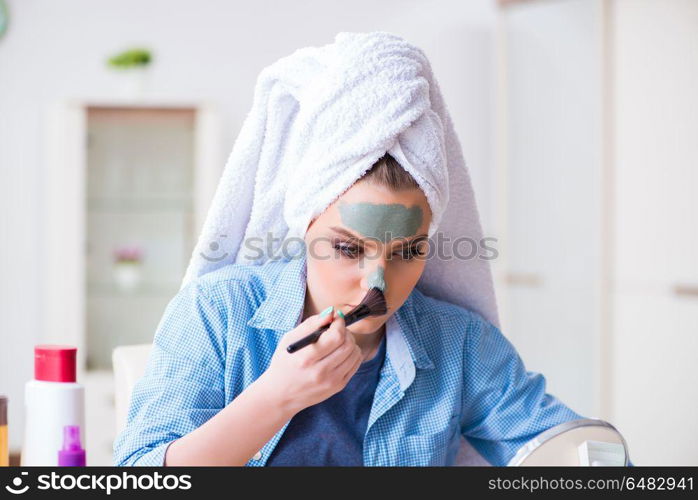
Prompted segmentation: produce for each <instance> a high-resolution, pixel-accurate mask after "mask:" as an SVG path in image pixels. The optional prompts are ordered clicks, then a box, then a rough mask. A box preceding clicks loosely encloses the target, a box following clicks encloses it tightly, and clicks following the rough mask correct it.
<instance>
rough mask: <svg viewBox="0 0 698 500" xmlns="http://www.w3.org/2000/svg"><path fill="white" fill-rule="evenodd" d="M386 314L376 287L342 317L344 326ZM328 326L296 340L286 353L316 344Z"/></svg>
mask: <svg viewBox="0 0 698 500" xmlns="http://www.w3.org/2000/svg"><path fill="white" fill-rule="evenodd" d="M387 312H388V306H387V304H386V302H385V295H383V292H381V289H380V288H378V287H373V288H371V289H370V290H369V291H368V293H366V295H365V296H364V298H363V300H361V303H360V304H359V305H358V306H356V307H355V308H354V309H352V310H351V311H349V312H348V313H347V314H346V316H345V317H344V322H345V324H346V326H349V325H351V324H353V323H356V322H357V321H359V320H362V319H364V318H365V317H367V316H382V315H383V314H385V313H387ZM329 327H330V325H324V326H321V327H320V328H318V329H317V330H315V331H314V332H313V333H311V334H309V335H306V336H305V337H303V338H302V339H299V340H296V341H295V342H294V343H293V344H291V345H289V346H288V347H286V350H287V351H288V352H296V351H297V350H298V349H303V348H304V347H305V346H308V345H310V344H313V343H315V342H317V339H319V338H320V335H322V333H323V332H324V331H326V330H327V329H328V328H329Z"/></svg>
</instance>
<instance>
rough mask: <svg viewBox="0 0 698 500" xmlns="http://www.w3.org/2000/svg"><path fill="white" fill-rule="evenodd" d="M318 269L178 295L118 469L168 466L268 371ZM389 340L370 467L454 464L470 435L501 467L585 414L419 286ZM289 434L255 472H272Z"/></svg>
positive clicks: (255, 276) (276, 270) (265, 272)
mask: <svg viewBox="0 0 698 500" xmlns="http://www.w3.org/2000/svg"><path fill="white" fill-rule="evenodd" d="M306 269H307V268H306V260H305V258H304V257H303V258H296V259H293V260H286V261H271V262H267V263H266V264H264V265H261V266H252V265H250V266H243V265H227V266H224V267H222V268H220V269H218V270H216V271H213V272H210V273H208V274H205V275H203V276H201V277H199V278H197V279H195V280H192V281H191V282H190V283H189V284H187V286H185V287H184V288H182V290H180V291H179V292H178V293H177V295H176V296H175V297H174V298H173V299H172V300H171V301H170V303H169V304H168V306H167V308H166V310H165V312H164V315H163V317H162V319H161V320H160V323H159V325H158V327H157V330H156V332H155V336H154V339H153V349H152V351H151V354H150V357H149V359H148V363H147V367H146V370H145V373H144V375H143V377H142V378H140V379H139V380H138V382H137V383H136V384H135V387H134V389H133V393H132V397H131V403H130V407H129V412H128V416H127V423H126V426H125V428H124V429H123V430H122V431H121V432H120V434H119V435H118V436H117V438H116V440H115V442H114V463H115V465H119V466H130V465H150V466H152V465H162V464H163V462H164V456H165V451H166V448H167V446H168V445H169V444H170V443H171V442H172V441H174V440H175V439H177V438H179V437H181V436H184V435H185V434H188V433H189V432H191V431H193V430H194V429H196V428H197V427H199V426H201V425H202V424H204V423H205V422H206V421H207V420H208V419H210V418H211V417H213V416H214V415H215V414H216V413H218V412H219V411H220V410H221V409H223V408H224V407H225V406H226V405H227V404H228V403H230V401H232V400H233V399H234V398H235V397H236V396H237V395H238V394H240V393H241V392H242V391H243V390H244V389H245V388H246V387H247V386H248V385H250V384H251V383H252V382H253V381H254V380H256V379H257V378H258V377H259V376H260V375H261V374H262V373H263V372H264V371H265V370H266V369H267V367H268V366H269V363H270V361H271V357H272V354H273V353H274V350H275V348H276V346H277V343H278V341H279V339H280V337H281V336H282V335H284V334H285V333H286V332H288V331H290V330H292V329H293V328H295V326H296V325H298V324H299V323H300V321H301V315H302V311H303V306H304V300H305V291H306V281H305V278H306ZM386 342H387V345H386V347H387V351H386V359H385V362H384V364H383V367H382V369H381V372H380V378H379V381H378V385H377V387H376V392H375V396H374V398H373V403H372V407H371V410H370V414H369V417H368V426H367V429H366V433H365V436H364V441H363V463H364V465H366V466H396V465H409V466H422V465H452V464H453V463H454V461H455V458H456V454H457V451H458V448H459V445H460V439H461V436H463V437H465V438H466V439H467V440H468V441H469V442H470V444H471V445H472V446H473V447H474V448H475V449H476V450H477V451H478V452H479V453H480V454H481V455H482V456H483V457H484V458H485V459H486V460H488V461H489V462H490V463H491V464H493V465H506V464H507V462H508V461H509V460H510V459H511V458H512V457H513V456H514V454H515V453H516V451H517V450H518V449H519V447H521V446H522V445H523V444H524V443H526V442H527V441H529V440H530V439H532V438H533V437H535V436H536V435H537V434H539V433H541V432H543V431H545V430H546V429H549V428H550V427H553V426H555V425H557V424H560V423H562V422H565V421H569V420H575V419H578V418H583V417H582V416H581V415H579V414H577V413H575V412H574V411H572V410H571V409H570V408H569V407H567V406H565V405H564V404H563V403H562V402H561V401H560V400H558V399H557V398H556V397H554V396H553V395H551V394H548V393H546V389H545V384H546V381H545V378H544V376H543V375H541V374H539V373H535V372H530V371H527V370H526V369H525V367H524V364H523V362H522V360H521V358H520V357H519V355H518V353H517V352H516V350H515V349H514V347H513V346H512V344H511V343H510V342H509V341H508V340H507V339H506V337H504V335H502V333H501V332H500V331H499V329H498V328H496V327H495V326H494V325H492V324H491V323H489V322H488V321H486V320H485V319H484V318H483V317H482V316H480V315H479V314H477V313H475V312H473V311H470V310H468V309H465V308H462V307H459V306H456V305H453V304H450V303H448V302H445V301H441V300H437V299H435V298H432V297H429V296H427V295H425V294H423V293H422V292H420V291H419V290H418V289H417V288H414V289H413V290H412V292H411V294H410V295H409V296H408V298H407V300H406V301H405V302H404V304H403V305H402V307H400V308H399V309H398V310H397V311H395V313H394V314H393V315H391V316H390V318H389V320H388V321H387V322H386ZM289 422H290V421H289ZM287 427H288V422H286V424H285V425H284V427H283V428H281V429H280V430H279V431H278V432H277V433H276V435H275V436H274V437H273V438H272V439H271V440H270V441H268V442H267V443H266V444H265V445H264V446H263V448H262V449H261V450H260V453H257V454H256V455H255V456H254V457H253V458H251V459H250V460H249V461H248V462H247V465H249V466H263V465H265V462H266V460H267V458H268V457H269V455H270V454H271V452H272V450H273V449H274V447H275V446H276V444H277V442H278V441H279V439H280V438H281V435H282V434H283V432H284V431H285V430H286V428H287Z"/></svg>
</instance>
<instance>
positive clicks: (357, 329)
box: [347, 318, 386, 335]
mask: <svg viewBox="0 0 698 500" xmlns="http://www.w3.org/2000/svg"><path fill="white" fill-rule="evenodd" d="M385 321H386V320H384V319H380V318H370V319H369V318H365V319H362V320H361V321H359V322H358V323H354V324H353V325H351V326H348V327H347V331H348V332H350V333H355V334H357V335H368V334H370V333H375V332H376V330H378V329H379V328H380V327H381V326H383V323H385Z"/></svg>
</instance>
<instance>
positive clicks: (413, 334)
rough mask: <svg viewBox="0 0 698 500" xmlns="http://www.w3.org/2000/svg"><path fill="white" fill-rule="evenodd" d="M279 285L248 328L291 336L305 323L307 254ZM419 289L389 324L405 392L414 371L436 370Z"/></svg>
mask: <svg viewBox="0 0 698 500" xmlns="http://www.w3.org/2000/svg"><path fill="white" fill-rule="evenodd" d="M282 264H283V268H282V269H281V271H280V272H279V275H278V277H277V279H276V281H275V282H274V283H273V284H272V285H271V287H270V288H269V289H268V292H267V294H266V297H265V298H264V300H263V301H262V303H261V304H260V306H259V307H258V308H257V310H256V311H255V313H254V315H253V316H252V318H250V320H249V321H248V322H247V325H248V326H251V327H254V328H259V329H269V330H276V331H280V332H284V333H285V332H287V331H289V330H292V329H294V328H295V327H296V326H298V325H299V324H300V322H301V319H302V315H303V309H304V306H305V293H306V277H307V267H306V257H305V254H303V255H301V256H298V257H296V258H293V259H291V260H289V261H285V262H284V263H282ZM416 293H418V292H417V291H416V289H414V290H412V293H410V295H409V296H408V297H407V300H405V302H404V303H403V305H402V307H400V309H398V310H397V311H396V312H395V313H394V314H393V315H391V316H390V318H388V321H387V322H386V342H387V345H386V350H387V353H386V354H387V356H388V358H389V359H390V360H391V363H392V364H393V365H394V368H395V371H396V373H397V374H398V378H399V380H400V385H401V386H403V389H405V388H406V387H408V386H409V384H410V383H411V381H412V379H414V371H415V370H414V369H415V367H416V368H421V369H432V368H434V364H433V363H432V361H431V359H430V358H429V356H428V355H427V352H426V350H425V349H424V346H423V344H422V342H421V340H420V338H419V335H418V334H417V332H419V328H418V323H417V316H416V314H415V311H414V304H415V301H414V295H415V294H416Z"/></svg>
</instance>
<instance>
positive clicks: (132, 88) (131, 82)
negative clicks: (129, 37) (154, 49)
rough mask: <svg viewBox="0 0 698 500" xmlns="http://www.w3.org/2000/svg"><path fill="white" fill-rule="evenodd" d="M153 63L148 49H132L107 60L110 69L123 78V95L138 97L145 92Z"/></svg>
mask: <svg viewBox="0 0 698 500" xmlns="http://www.w3.org/2000/svg"><path fill="white" fill-rule="evenodd" d="M151 61H152V56H151V53H150V51H149V50H148V49H144V48H132V49H129V50H125V51H123V52H120V53H118V54H115V55H113V56H112V57H110V58H109V59H108V60H107V64H108V66H109V67H110V68H112V69H114V70H115V71H118V72H119V73H120V74H121V76H122V89H121V90H122V94H124V95H125V96H127V97H136V96H138V95H140V94H143V92H145V87H146V76H147V71H146V70H147V68H148V66H149V65H150V62H151Z"/></svg>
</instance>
